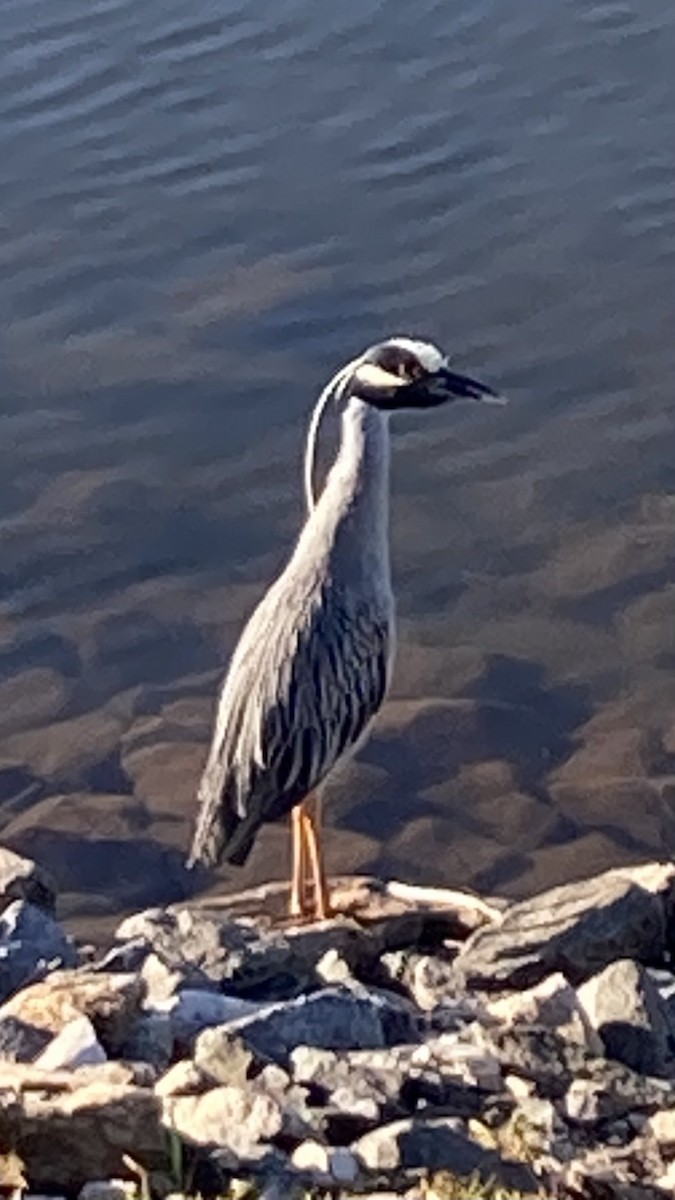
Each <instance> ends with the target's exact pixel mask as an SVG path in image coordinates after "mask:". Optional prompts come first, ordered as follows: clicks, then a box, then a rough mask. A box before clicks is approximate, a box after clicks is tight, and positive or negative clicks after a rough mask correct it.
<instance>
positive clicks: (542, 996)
mask: <svg viewBox="0 0 675 1200" xmlns="http://www.w3.org/2000/svg"><path fill="white" fill-rule="evenodd" d="M485 1011H486V1013H488V1014H489V1015H490V1016H491V1017H494V1018H495V1019H496V1020H498V1021H499V1022H500V1023H503V1024H504V1025H507V1026H511V1025H519V1024H527V1025H547V1026H549V1028H551V1029H556V1028H557V1027H558V1026H559V1025H566V1024H567V1022H568V1021H570V1020H571V1019H572V1018H573V1016H574V1015H575V1014H580V1015H581V1016H582V1017H585V1013H584V1011H583V1008H582V1007H581V1004H580V1003H579V998H578V996H577V993H576V992H575V990H574V988H573V987H572V985H571V983H568V982H567V980H566V979H565V976H564V975H561V974H560V973H556V974H554V975H549V976H548V978H547V979H542V981H541V983H538V984H537V985H536V987H532V988H528V989H527V990H526V991H524V992H517V993H515V994H514V995H512V996H502V997H501V998H500V999H499V1000H492V1001H491V1002H489V1003H488V1004H486V1005H485Z"/></svg>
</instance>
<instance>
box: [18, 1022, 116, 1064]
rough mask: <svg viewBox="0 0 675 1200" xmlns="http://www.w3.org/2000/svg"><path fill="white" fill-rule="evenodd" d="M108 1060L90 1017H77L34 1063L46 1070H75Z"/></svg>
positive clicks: (58, 1034) (65, 1026)
mask: <svg viewBox="0 0 675 1200" xmlns="http://www.w3.org/2000/svg"><path fill="white" fill-rule="evenodd" d="M107 1061H108V1058H107V1055H106V1052H105V1050H104V1049H103V1046H102V1045H101V1043H100V1042H99V1040H98V1038H97V1036H96V1030H95V1029H94V1026H93V1025H92V1023H91V1021H90V1020H89V1017H75V1018H74V1019H73V1020H72V1021H69V1022H68V1024H67V1025H64V1027H63V1029H62V1030H61V1032H60V1033H57V1035H56V1037H55V1038H54V1039H53V1041H51V1042H50V1043H49V1045H48V1046H46V1047H45V1049H44V1050H43V1051H42V1054H40V1055H39V1056H38V1058H36V1060H35V1064H34V1065H35V1066H36V1067H41V1068H42V1069H43V1070H45V1071H58V1070H61V1069H62V1068H70V1069H71V1070H75V1068H76V1067H89V1066H94V1065H96V1064H97V1063H104V1062H107Z"/></svg>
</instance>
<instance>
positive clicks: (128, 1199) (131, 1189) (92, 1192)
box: [77, 1179, 137, 1200]
mask: <svg viewBox="0 0 675 1200" xmlns="http://www.w3.org/2000/svg"><path fill="white" fill-rule="evenodd" d="M136 1190H137V1189H136V1185H135V1184H134V1183H131V1182H130V1181H129V1180H126V1179H92V1180H91V1181H90V1182H89V1183H85V1185H84V1187H83V1188H81V1190H80V1194H79V1196H78V1197H77V1200H134V1198H135V1195H136Z"/></svg>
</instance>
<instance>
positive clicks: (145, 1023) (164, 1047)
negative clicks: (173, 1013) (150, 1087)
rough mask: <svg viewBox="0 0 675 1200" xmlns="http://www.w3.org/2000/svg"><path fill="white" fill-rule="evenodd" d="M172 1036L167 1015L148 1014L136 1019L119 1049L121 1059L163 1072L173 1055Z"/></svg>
mask: <svg viewBox="0 0 675 1200" xmlns="http://www.w3.org/2000/svg"><path fill="white" fill-rule="evenodd" d="M174 1048H175V1044H174V1034H173V1029H172V1026H171V1017H170V1016H169V1015H168V1014H167V1013H158V1012H150V1013H146V1014H145V1015H144V1016H141V1017H138V1019H137V1020H136V1022H135V1023H134V1025H133V1026H132V1028H131V1030H130V1031H129V1034H128V1036H127V1039H126V1041H125V1042H124V1044H123V1046H121V1047H120V1055H121V1057H122V1058H126V1059H130V1060H131V1061H132V1062H143V1063H148V1064H149V1065H150V1066H152V1067H154V1068H155V1070H156V1071H165V1070H166V1068H167V1067H168V1065H169V1063H170V1062H171V1059H172V1058H173V1054H174Z"/></svg>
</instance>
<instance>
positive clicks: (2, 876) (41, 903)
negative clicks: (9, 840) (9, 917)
mask: <svg viewBox="0 0 675 1200" xmlns="http://www.w3.org/2000/svg"><path fill="white" fill-rule="evenodd" d="M13 900H26V901H27V902H28V903H29V904H34V905H35V907H36V908H41V909H43V910H44V911H45V912H48V913H53V911H54V904H55V901H56V892H55V888H54V881H53V880H52V878H51V877H50V876H49V875H48V873H47V872H46V871H43V870H42V868H41V867H38V866H37V864H36V863H34V862H33V861H32V859H30V858H23V857H22V855H20V854H15V853H14V851H13V850H8V849H7V847H6V846H0V906H1V907H4V906H5V905H6V904H8V903H11V902H12V901H13Z"/></svg>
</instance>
